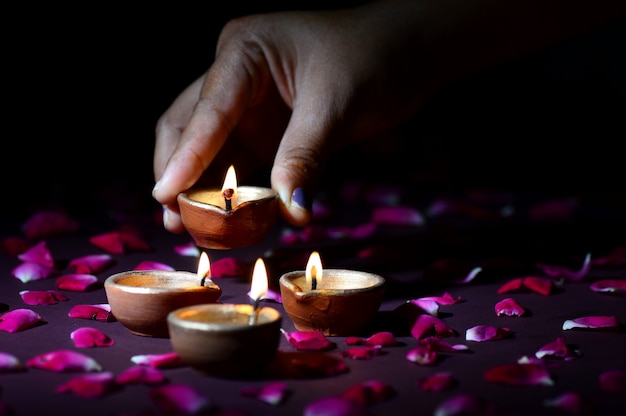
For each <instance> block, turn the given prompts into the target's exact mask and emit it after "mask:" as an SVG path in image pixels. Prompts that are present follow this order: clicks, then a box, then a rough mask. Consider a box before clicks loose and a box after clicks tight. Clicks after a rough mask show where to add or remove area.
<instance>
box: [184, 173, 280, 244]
mask: <svg viewBox="0 0 626 416" xmlns="http://www.w3.org/2000/svg"><path fill="white" fill-rule="evenodd" d="M177 201H178V206H179V208H180V215H181V219H182V222H183V225H184V227H185V229H186V230H187V232H188V233H189V234H190V235H191V237H192V238H193V240H194V242H195V243H196V245H198V246H200V247H204V248H208V249H216V250H228V249H233V248H239V247H245V246H250V245H253V244H256V243H258V242H260V241H262V240H263V239H264V238H265V236H266V235H267V233H268V232H269V230H270V229H271V228H272V226H273V225H274V223H275V222H276V217H277V214H278V193H277V192H276V191H274V190H273V189H270V188H263V187H258V186H237V177H236V174H235V169H234V167H233V166H231V167H230V168H229V169H228V172H227V174H226V178H225V179H224V185H223V187H222V189H212V188H191V189H189V190H187V191H185V192H181V193H180V194H179V195H178V197H177Z"/></svg>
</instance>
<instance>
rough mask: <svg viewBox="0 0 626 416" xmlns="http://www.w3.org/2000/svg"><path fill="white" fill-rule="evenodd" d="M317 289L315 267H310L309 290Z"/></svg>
mask: <svg viewBox="0 0 626 416" xmlns="http://www.w3.org/2000/svg"><path fill="white" fill-rule="evenodd" d="M315 289H317V267H315V266H313V267H311V290H315Z"/></svg>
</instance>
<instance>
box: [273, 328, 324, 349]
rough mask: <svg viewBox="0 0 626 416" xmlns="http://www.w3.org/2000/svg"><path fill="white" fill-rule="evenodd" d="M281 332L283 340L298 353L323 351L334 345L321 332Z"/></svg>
mask: <svg viewBox="0 0 626 416" xmlns="http://www.w3.org/2000/svg"><path fill="white" fill-rule="evenodd" d="M281 331H282V332H283V335H284V336H285V339H287V341H289V343H290V344H291V345H293V346H294V347H296V348H297V349H298V350H299V351H323V350H328V349H330V348H331V347H332V346H333V345H334V344H333V343H332V342H330V341H329V339H328V338H326V336H325V335H324V334H323V333H322V332H321V331H293V332H287V331H284V330H282V329H281Z"/></svg>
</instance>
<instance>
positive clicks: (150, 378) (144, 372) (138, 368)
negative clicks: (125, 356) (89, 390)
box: [115, 365, 167, 384]
mask: <svg viewBox="0 0 626 416" xmlns="http://www.w3.org/2000/svg"><path fill="white" fill-rule="evenodd" d="M115 381H116V382H117V383H118V384H162V383H165V382H166V381H167V379H166V378H165V376H164V375H163V373H162V372H161V370H159V369H158V368H155V367H151V366H147V365H133V366H131V367H129V368H127V369H126V370H124V371H122V372H121V373H120V374H119V375H118V376H117V378H116V379H115Z"/></svg>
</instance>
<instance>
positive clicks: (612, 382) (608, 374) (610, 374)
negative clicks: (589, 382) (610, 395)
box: [598, 369, 626, 392]
mask: <svg viewBox="0 0 626 416" xmlns="http://www.w3.org/2000/svg"><path fill="white" fill-rule="evenodd" d="M598 381H599V382H600V388H601V389H602V390H604V391H611V392H622V391H626V371H625V370H621V369H614V370H606V371H604V372H602V373H600V376H598Z"/></svg>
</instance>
